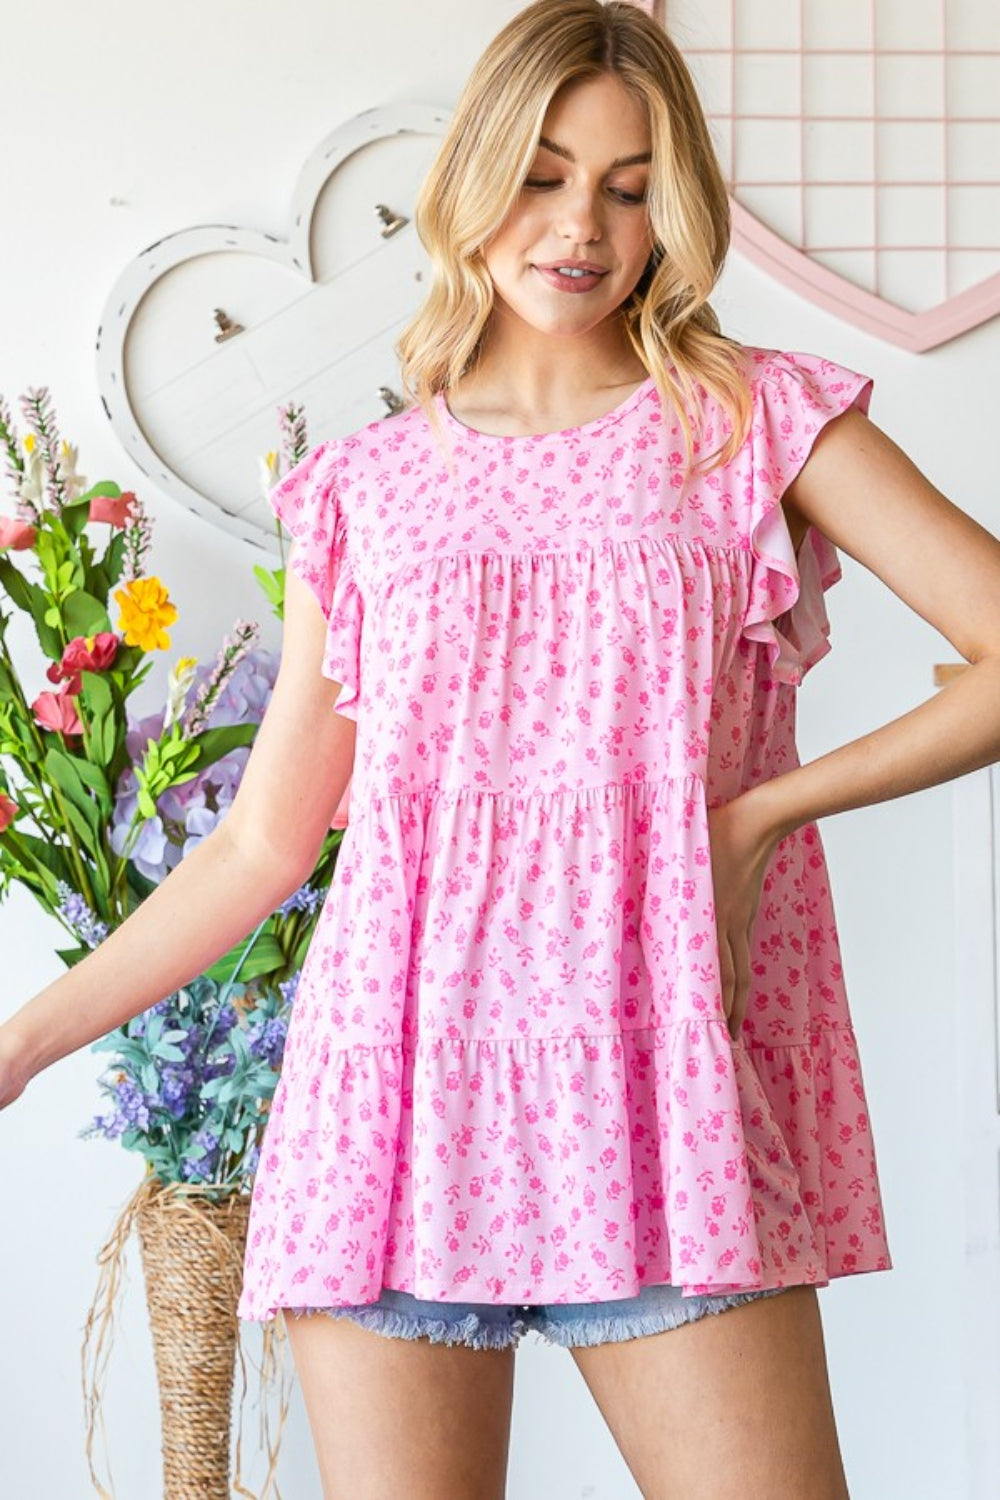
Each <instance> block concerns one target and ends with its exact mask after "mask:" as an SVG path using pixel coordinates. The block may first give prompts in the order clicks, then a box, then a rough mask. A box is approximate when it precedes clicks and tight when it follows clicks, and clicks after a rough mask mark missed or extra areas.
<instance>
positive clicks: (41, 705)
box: [31, 693, 83, 734]
mask: <svg viewBox="0 0 1000 1500" xmlns="http://www.w3.org/2000/svg"><path fill="white" fill-rule="evenodd" d="M31 711H32V713H33V714H34V715H35V723H36V724H40V725H41V726H42V728H43V729H51V730H54V731H55V732H56V733H58V734H82V733H83V725H82V723H81V722H80V715H79V714H78V713H77V711H76V699H75V698H73V697H71V696H70V695H69V693H39V695H38V697H37V698H36V699H35V701H34V703H33V704H32V705H31Z"/></svg>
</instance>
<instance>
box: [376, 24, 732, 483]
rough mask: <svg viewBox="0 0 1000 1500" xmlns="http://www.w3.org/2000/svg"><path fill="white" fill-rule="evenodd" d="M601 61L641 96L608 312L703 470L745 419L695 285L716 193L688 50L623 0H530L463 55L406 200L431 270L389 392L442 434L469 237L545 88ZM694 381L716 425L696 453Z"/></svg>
mask: <svg viewBox="0 0 1000 1500" xmlns="http://www.w3.org/2000/svg"><path fill="white" fill-rule="evenodd" d="M607 73H611V74H614V75H615V76H617V77H618V78H619V79H620V80H621V82H622V83H623V84H624V86H625V87H626V88H627V89H629V90H630V91H631V92H632V93H633V94H634V95H635V96H636V97H637V98H638V99H639V100H640V101H641V102H642V103H644V104H645V106H646V110H647V112H648V119H649V123H650V134H651V137H652V148H651V149H652V159H651V163H650V173H649V187H648V195H647V203H648V212H649V218H650V225H651V228H652V231H653V251H652V253H651V255H650V258H649V261H648V263H647V265H646V267H645V269H644V271H643V273H642V276H641V277H640V278H639V281H638V282H637V284H636V286H635V288H634V289H633V291H632V293H631V295H630V296H629V297H628V298H627V299H626V301H625V302H624V303H623V304H622V306H621V307H620V308H619V309H617V310H616V314H615V315H620V316H622V318H623V321H624V328H625V331H626V333H627V336H628V339H629V341H630V343H631V345H632V347H633V349H634V350H635V352H636V354H637V355H638V357H639V359H640V360H641V361H642V364H643V365H644V366H645V368H646V371H647V373H648V374H650V375H652V376H653V378H654V380H655V383H656V385H657V388H658V389H659V391H660V394H661V397H663V398H664V400H665V403H669V405H670V406H672V407H673V408H674V410H675V412H676V416H677V420H678V422H679V424H680V426H681V430H682V433H683V437H684V442H685V446H686V450H687V455H686V468H687V471H688V472H689V473H691V472H698V471H701V472H704V471H706V470H708V469H709V468H711V467H714V466H715V464H717V463H721V462H723V461H725V460H728V459H729V458H731V457H732V456H733V455H734V454H735V453H736V452H737V450H738V448H739V447H740V445H741V443H742V442H743V440H744V438H745V436H746V432H747V429H748V426H749V421H750V394H749V388H748V379H747V371H746V366H745V352H744V350H743V346H742V345H740V344H739V343H738V342H737V341H736V340H734V339H731V338H729V337H728V336H727V335H725V334H723V333H722V331H721V328H720V325H719V320H718V318H717V317H716V314H715V312H714V311H713V309H712V307H711V306H710V304H709V301H708V298H709V294H710V293H711V291H712V289H713V288H714V286H715V283H716V281H717V280H718V277H719V274H720V272H721V270H722V266H723V263H724V261H725V257H726V252H727V250H728V248H729V238H730V220H729V200H728V198H727V195H726V186H725V181H724V179H723V176H722V171H721V169H720V166H719V163H718V160H717V158H716V155H715V150H714V147H713V145H712V141H711V137H710V135H709V130H708V125H707V122H706V120H705V115H704V112H703V110H702V107H701V103H700V101H699V99H698V95H697V91H696V89H695V86H694V83H693V81H692V79H691V75H690V73H689V72H688V68H687V65H686V64H685V62H684V60H683V58H682V56H681V54H680V52H679V51H678V49H677V47H676V46H675V45H674V43H673V42H672V41H671V40H670V38H669V37H668V36H667V34H666V32H665V31H664V29H663V27H662V26H661V25H660V24H659V23H658V22H656V21H654V20H653V19H652V18H651V17H650V16H648V15H647V14H646V13H645V12H644V11H642V10H640V9H639V8H638V6H636V5H633V4H631V3H629V0H607V3H605V0H535V3H534V4H531V5H528V6H527V7H526V8H525V9H524V10H522V11H520V12H519V13H518V14H517V15H516V16H514V18H513V19H512V20H511V21H509V22H508V24H507V25H506V26H505V27H504V28H503V29H502V30H501V31H500V32H499V33H498V34H497V35H496V37H494V39H493V41H492V42H490V44H489V46H488V47H487V48H486V50H485V52H483V54H482V55H481V57H480V58H479V60H478V62H477V63H476V64H475V66H474V67H473V70H472V73H471V74H470V76H469V79H468V81H467V83H466V85H465V88H464V89H463V91H462V94H461V97H460V99H459V101H458V104H457V106H456V108H455V111H454V114H453V115H452V118H451V120H450V122H449V125H448V129H447V131H446V133H445V136H444V138H443V140H442V143H441V146H440V148H439V150H438V152H437V155H436V157H435V159H434V161H433V163H432V165H431V168H430V171H429V172H428V174H427V176H426V177H425V179H424V181H423V183H422V185H421V188H420V192H419V194H418V197H417V202H416V206H415V210H414V224H415V227H416V230H417V234H418V235H419V237H420V240H421V242H422V244H423V246H424V248H425V249H426V251H427V253H428V255H429V257H430V261H431V267H432V276H431V282H430V286H429V288H428V292H427V296H426V298H425V299H424V302H423V304H422V305H421V307H420V309H419V310H418V312H417V313H416V315H415V317H414V318H413V319H412V321H411V322H410V323H409V324H408V325H407V327H406V328H405V329H404V331H403V333H402V335H401V336H400V338H399V339H398V340H397V342H396V344H395V346H394V348H395V352H396V354H397V356H398V357H399V360H400V365H401V377H402V384H403V392H404V396H405V398H406V399H407V400H408V401H410V402H415V403H417V404H419V405H420V406H422V407H423V409H424V411H425V413H426V415H427V417H428V420H429V421H430V422H431V423H432V426H433V428H434V430H435V432H437V433H438V435H439V438H440V439H441V440H442V441H443V440H444V433H443V430H442V427H441V425H440V423H439V422H438V420H437V412H436V410H435V406H434V400H433V398H434V397H435V396H436V394H437V393H438V392H440V391H447V390H449V389H450V388H451V387H452V386H453V385H455V384H456V383H457V381H458V380H459V379H460V377H461V376H462V374H463V373H464V372H465V371H466V370H467V369H468V368H469V367H470V366H471V365H472V364H473V363H474V362H475V359H476V356H477V354H478V352H479V350H480V349H481V347H482V343H483V338H484V335H485V333H486V331H487V328H488V325H489V320H490V314H491V310H492V307H493V286H492V281H491V279H490V276H489V272H488V270H487V268H486V265H485V262H484V260H483V258H482V254H481V251H482V248H483V246H484V245H485V244H486V243H487V242H488V241H489V240H490V239H491V237H492V236H493V234H494V233H495V232H496V231H497V230H498V229H499V228H500V226H501V225H502V224H503V222H504V220H505V219H506V217H507V215H508V213H509V212H510V210H511V208H512V207H513V206H514V204H515V201H516V199H517V197H518V195H519V193H520V191H521V189H522V185H523V182H524V178H525V176H526V175H527V173H528V172H529V170H530V167H531V163H532V159H533V157H534V154H535V151H536V149H537V146H538V138H539V135H540V133H541V130H542V125H543V121H544V117H545V113H546V110H547V109H548V107H549V104H550V103H551V101H552V98H553V95H554V94H555V93H556V91H557V90H558V89H559V88H560V87H561V86H562V85H563V84H566V83H569V82H570V81H571V80H577V79H585V78H594V77H597V76H600V75H602V74H607ZM699 384H700V385H701V387H702V388H703V389H702V391H701V392H699V390H698V386H699ZM706 392H707V393H710V394H711V395H713V396H714V397H715V398H716V399H717V400H718V402H719V404H720V406H721V408H722V410H723V412H724V414H725V417H726V425H727V426H728V427H729V429H730V431H729V433H728V435H727V437H726V438H725V440H724V442H723V443H722V444H720V445H719V446H717V447H716V448H715V449H713V450H712V452H711V453H708V454H705V455H703V456H701V457H700V458H699V460H698V462H697V463H695V462H694V454H695V445H696V443H698V444H699V446H700V443H701V427H702V422H701V417H702V410H703V407H702V400H701V399H700V397H702V396H703V395H704V393H706Z"/></svg>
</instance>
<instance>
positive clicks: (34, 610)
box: [0, 555, 62, 661]
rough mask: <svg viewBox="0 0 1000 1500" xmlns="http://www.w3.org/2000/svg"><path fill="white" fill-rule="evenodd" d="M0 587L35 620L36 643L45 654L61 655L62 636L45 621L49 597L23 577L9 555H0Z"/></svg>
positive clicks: (58, 656) (57, 656) (57, 657)
mask: <svg viewBox="0 0 1000 1500" xmlns="http://www.w3.org/2000/svg"><path fill="white" fill-rule="evenodd" d="M0 587H2V588H3V589H4V590H5V591H6V593H7V596H8V598H9V599H10V600H11V602H12V603H13V604H15V605H16V606H17V608H18V609H21V610H24V611H25V613H26V614H30V615H31V618H32V619H33V620H34V622H35V633H36V635H37V636H38V643H39V645H40V646H41V648H42V650H43V651H44V652H45V655H46V656H48V657H51V659H52V660H53V661H58V660H59V658H60V657H61V656H62V638H61V637H60V635H59V632H58V631H57V630H55V629H53V628H52V627H51V626H50V625H47V624H46V622H45V616H46V613H47V611H48V608H49V597H48V595H47V594H46V592H45V590H44V589H43V588H40V587H39V585H38V584H37V583H32V582H31V581H30V580H29V579H27V578H25V576H24V574H23V573H21V572H20V570H19V569H18V568H15V566H14V564H13V563H12V562H11V560H10V558H9V557H4V556H2V555H0Z"/></svg>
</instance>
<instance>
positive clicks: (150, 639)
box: [115, 578, 177, 651]
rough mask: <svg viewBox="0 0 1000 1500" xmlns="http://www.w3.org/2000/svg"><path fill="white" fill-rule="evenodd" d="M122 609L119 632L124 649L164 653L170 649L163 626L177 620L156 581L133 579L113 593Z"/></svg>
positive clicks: (166, 596) (159, 584)
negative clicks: (125, 646)
mask: <svg viewBox="0 0 1000 1500" xmlns="http://www.w3.org/2000/svg"><path fill="white" fill-rule="evenodd" d="M115 599H116V600H117V602H118V605H119V607H120V609H121V614H120V615H119V616H118V629H119V630H120V631H121V632H122V633H123V635H124V637H125V642H126V645H129V646H139V647H140V648H141V649H142V650H143V651H166V650H167V648H168V647H169V645H170V637H169V635H167V632H166V628H165V627H166V626H167V625H172V624H173V623H174V621H175V620H176V619H177V610H176V608H175V607H174V605H172V604H171V602H170V599H169V597H168V595H167V591H166V589H165V588H164V587H163V584H162V583H161V582H160V580H159V579H158V578H133V579H131V580H130V581H129V582H128V583H127V584H126V585H125V587H124V588H123V589H115Z"/></svg>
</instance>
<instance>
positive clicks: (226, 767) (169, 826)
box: [111, 646, 278, 885]
mask: <svg viewBox="0 0 1000 1500" xmlns="http://www.w3.org/2000/svg"><path fill="white" fill-rule="evenodd" d="M212 670H213V668H212V667H211V666H204V667H199V668H198V670H197V672H196V673H195V675H194V679H193V682H192V689H191V693H192V696H193V695H194V694H195V693H197V690H198V688H199V687H200V686H201V685H202V684H203V683H205V682H207V680H208V679H209V677H210V676H211V675H212ZM277 671H278V658H277V657H276V655H275V654H274V652H271V651H268V650H266V649H265V648H264V647H261V646H258V647H255V648H254V649H253V650H252V651H248V652H247V654H246V656H245V657H244V658H243V659H242V661H240V662H239V664H238V665H237V667H236V669H235V670H234V672H233V675H232V677H231V678H230V680H229V682H227V683H226V685H225V687H224V688H223V690H222V692H221V693H220V695H219V698H218V701H217V702H216V704H215V707H214V709H213V710H212V714H211V727H212V728H213V729H217V728H221V727H223V726H225V725H232V724H247V723H249V724H255V723H256V724H259V723H260V721H261V719H262V718H263V717H264V711H265V709H266V708H267V704H268V702H269V700H270V697H271V692H272V690H273V688H274V680H275V677H276V676H277ZM163 720H164V715H163V713H158V714H150V715H147V716H146V717H145V718H143V719H139V720H138V721H136V722H135V723H133V724H132V725H130V727H129V730H128V733H127V735H126V740H125V743H126V747H127V749H128V753H129V759H130V760H131V761H132V762H133V763H136V762H141V760H142V757H143V754H144V753H145V749H146V742H147V740H150V739H159V737H160V735H161V734H162V732H163ZM249 755H250V751H249V748H248V747H242V748H240V749H237V750H233V751H232V752H231V753H230V754H229V755H224V756H222V757H221V759H219V760H217V761H216V762H215V764H214V765H211V766H208V767H207V768H206V769H205V770H204V771H203V772H202V773H201V774H200V775H199V776H196V777H195V778H194V779H193V780H191V781H186V782H183V783H182V784H181V785H180V786H176V787H171V788H170V789H169V790H168V791H166V792H164V793H163V795H162V796H161V797H160V799H159V801H158V803H157V816H156V817H155V818H150V819H149V820H148V821H147V822H145V823H143V825H142V828H141V832H140V833H139V836H138V839H137V841H136V843H135V845H134V847H133V849H132V853H131V860H132V863H133V864H134V865H135V867H136V869H137V870H138V871H139V873H140V874H142V875H144V876H145V877H146V879H147V880H150V881H152V882H153V883H154V884H157V885H158V884H159V883H160V881H162V880H163V879H165V878H166V876H167V875H168V874H169V873H170V871H171V870H173V869H174V868H175V867H176V866H177V865H178V864H180V862H181V860H182V859H183V858H184V856H185V855H187V854H190V852H191V850H192V849H194V848H196V847H197V845H198V844H200V843H201V841H202V839H204V838H207V837H208V835H209V834H210V833H211V832H212V831H213V829H215V827H216V826H217V825H218V823H219V822H220V821H221V820H222V818H224V817H225V815H226V813H227V812H228V811H229V808H230V807H231V806H232V803H233V800H234V798H235V796H236V789H237V787H238V786H239V784H240V779H241V777H242V775H243V770H244V768H245V766H246V763H247V759H248V757H249ZM137 806H138V784H137V781H136V776H135V772H134V771H133V770H132V769H131V768H129V769H127V770H126V771H124V772H123V774H122V775H121V777H120V778H119V780H118V784H117V787H116V788H115V810H114V815H113V818H112V829H111V847H112V848H113V849H114V851H115V853H116V854H121V853H123V851H124V849H125V844H126V839H127V837H128V830H129V826H130V824H131V822H132V818H133V816H134V815H135V812H136V809H137Z"/></svg>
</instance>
